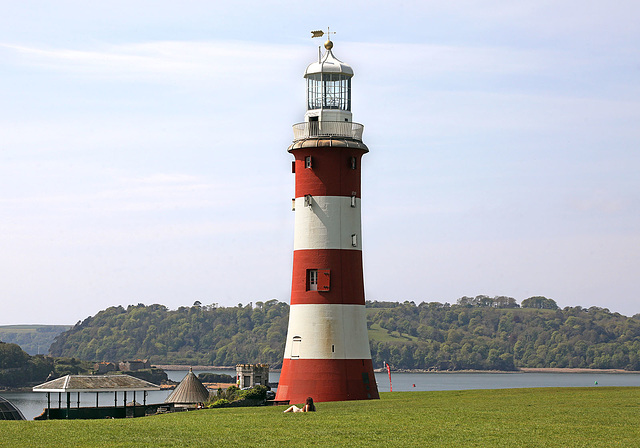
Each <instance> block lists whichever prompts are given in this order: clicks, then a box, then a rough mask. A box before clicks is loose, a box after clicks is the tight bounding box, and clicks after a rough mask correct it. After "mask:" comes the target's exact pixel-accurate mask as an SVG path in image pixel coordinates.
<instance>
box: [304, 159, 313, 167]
mask: <svg viewBox="0 0 640 448" xmlns="http://www.w3.org/2000/svg"><path fill="white" fill-rule="evenodd" d="M311 162H312V161H311V156H307V157H305V158H304V167H305V168H311Z"/></svg>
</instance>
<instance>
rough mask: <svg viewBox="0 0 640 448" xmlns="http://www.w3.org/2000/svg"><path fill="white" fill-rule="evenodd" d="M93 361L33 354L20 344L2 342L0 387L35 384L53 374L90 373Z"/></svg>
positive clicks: (0, 346) (56, 375)
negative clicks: (23, 348)
mask: <svg viewBox="0 0 640 448" xmlns="http://www.w3.org/2000/svg"><path fill="white" fill-rule="evenodd" d="M90 368H91V363H88V362H85V361H79V360H76V359H70V358H52V357H50V356H44V355H35V356H31V355H29V354H28V353H26V352H25V351H24V350H22V349H21V348H20V346H19V345H18V344H11V343H7V342H0V389H2V388H11V387H25V386H34V385H36V384H38V383H42V382H44V381H45V379H46V378H47V377H48V376H49V375H50V374H53V377H54V378H58V377H61V376H64V375H77V374H79V373H88V372H89V371H90Z"/></svg>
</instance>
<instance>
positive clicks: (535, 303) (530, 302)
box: [522, 296, 558, 310]
mask: <svg viewBox="0 0 640 448" xmlns="http://www.w3.org/2000/svg"><path fill="white" fill-rule="evenodd" d="M522 308H538V309H540V310H557V309H558V304H557V303H556V302H555V300H552V299H547V298H546V297H541V296H536V297H529V298H528V299H524V300H523V301H522Z"/></svg>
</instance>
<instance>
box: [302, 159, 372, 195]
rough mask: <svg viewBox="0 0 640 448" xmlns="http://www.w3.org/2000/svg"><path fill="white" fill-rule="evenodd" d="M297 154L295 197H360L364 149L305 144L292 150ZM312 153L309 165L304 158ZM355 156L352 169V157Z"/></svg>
mask: <svg viewBox="0 0 640 448" xmlns="http://www.w3.org/2000/svg"><path fill="white" fill-rule="evenodd" d="M291 152H292V153H293V155H294V156H295V158H296V162H295V163H296V168H295V170H296V171H295V172H296V197H297V198H299V197H302V196H304V195H306V194H310V195H311V196H351V194H352V193H353V192H354V191H355V192H356V197H360V159H361V157H362V155H363V154H364V153H365V151H364V150H362V149H353V148H330V147H320V148H305V149H296V150H293V151H291ZM307 157H311V168H305V166H306V164H305V163H306V162H305V159H306V158H307ZM352 157H355V159H356V160H355V169H352V165H351V163H352V162H351V158H352Z"/></svg>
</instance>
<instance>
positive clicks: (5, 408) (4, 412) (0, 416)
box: [0, 397, 25, 420]
mask: <svg viewBox="0 0 640 448" xmlns="http://www.w3.org/2000/svg"><path fill="white" fill-rule="evenodd" d="M24 419H25V418H24V415H22V412H20V409H18V408H17V407H15V406H14V405H13V403H11V402H10V401H9V400H7V399H6V398H4V397H0V420H24Z"/></svg>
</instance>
